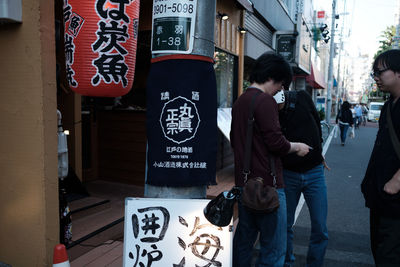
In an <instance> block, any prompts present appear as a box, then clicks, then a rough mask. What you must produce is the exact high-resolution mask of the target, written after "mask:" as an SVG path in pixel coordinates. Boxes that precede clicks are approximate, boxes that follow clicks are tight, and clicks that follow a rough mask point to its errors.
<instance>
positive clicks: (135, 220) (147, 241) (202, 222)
mask: <svg viewBox="0 0 400 267" xmlns="http://www.w3.org/2000/svg"><path fill="white" fill-rule="evenodd" d="M208 202H209V200H205V199H204V200H202V199H160V198H126V199H125V224H124V255H123V266H124V267H128V266H133V267H136V266H137V267H142V266H146V267H150V266H151V267H167V266H171V267H184V266H199V267H203V266H204V267H208V266H210V267H212V266H221V267H223V266H226V267H228V266H232V262H231V258H232V249H231V248H232V229H233V226H232V224H230V225H229V226H226V227H217V226H214V225H212V224H210V223H209V222H208V221H207V219H206V218H205V217H204V215H203V209H204V207H205V206H206V205H207V203H208Z"/></svg>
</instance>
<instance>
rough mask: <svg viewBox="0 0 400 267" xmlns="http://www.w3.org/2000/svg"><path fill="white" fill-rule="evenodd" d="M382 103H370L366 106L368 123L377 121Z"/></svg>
mask: <svg viewBox="0 0 400 267" xmlns="http://www.w3.org/2000/svg"><path fill="white" fill-rule="evenodd" d="M383 104H384V103H383V102H370V103H369V104H368V121H378V120H379V116H380V115H381V109H382V107H383Z"/></svg>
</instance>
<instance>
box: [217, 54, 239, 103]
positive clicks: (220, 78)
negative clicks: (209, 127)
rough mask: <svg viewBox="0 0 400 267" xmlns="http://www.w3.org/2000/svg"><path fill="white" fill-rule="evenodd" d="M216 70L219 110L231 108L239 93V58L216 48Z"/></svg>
mask: <svg viewBox="0 0 400 267" xmlns="http://www.w3.org/2000/svg"><path fill="white" fill-rule="evenodd" d="M214 69H215V75H216V78H217V101H218V102H217V104H218V108H230V107H232V104H233V99H234V97H235V96H236V95H235V94H236V91H237V57H235V56H233V55H231V54H229V53H227V52H225V51H222V50H220V49H217V48H216V51H215V64H214Z"/></svg>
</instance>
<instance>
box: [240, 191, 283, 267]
mask: <svg viewBox="0 0 400 267" xmlns="http://www.w3.org/2000/svg"><path fill="white" fill-rule="evenodd" d="M277 191H278V196H279V208H278V210H276V211H274V212H272V213H253V212H250V211H248V210H247V209H246V208H245V207H243V205H242V203H241V201H240V200H239V202H238V208H239V222H238V225H237V229H236V232H235V236H234V238H233V266H234V267H249V266H250V263H251V262H252V256H253V247H254V243H255V241H256V239H257V236H258V234H260V237H259V240H260V254H259V257H258V259H257V262H256V267H261V266H262V267H267V266H271V267H281V266H283V264H284V261H285V253H286V198H285V191H284V189H278V190H277Z"/></svg>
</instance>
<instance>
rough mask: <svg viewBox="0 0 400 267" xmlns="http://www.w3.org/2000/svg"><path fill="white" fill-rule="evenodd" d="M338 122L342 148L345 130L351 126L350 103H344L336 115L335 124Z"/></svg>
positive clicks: (345, 134) (344, 140)
mask: <svg viewBox="0 0 400 267" xmlns="http://www.w3.org/2000/svg"><path fill="white" fill-rule="evenodd" d="M338 122H339V128H340V140H341V141H342V146H344V144H345V142H346V136H347V130H348V129H349V127H352V126H353V113H352V112H351V110H350V103H349V102H347V101H344V102H343V104H342V107H341V108H340V111H339V112H338V115H337V116H336V124H337V123H338Z"/></svg>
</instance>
